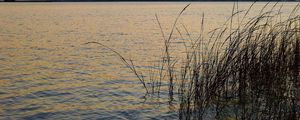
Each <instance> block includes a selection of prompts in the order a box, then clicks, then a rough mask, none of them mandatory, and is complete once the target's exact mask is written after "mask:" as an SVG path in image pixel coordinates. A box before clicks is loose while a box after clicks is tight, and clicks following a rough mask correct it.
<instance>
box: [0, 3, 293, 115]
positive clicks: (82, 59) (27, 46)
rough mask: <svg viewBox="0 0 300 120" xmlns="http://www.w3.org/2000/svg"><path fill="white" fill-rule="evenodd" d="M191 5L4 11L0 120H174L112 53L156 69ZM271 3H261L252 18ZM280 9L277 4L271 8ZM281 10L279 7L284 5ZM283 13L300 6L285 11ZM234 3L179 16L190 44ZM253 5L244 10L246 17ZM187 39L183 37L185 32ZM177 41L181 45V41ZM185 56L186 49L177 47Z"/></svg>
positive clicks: (30, 6) (35, 6)
mask: <svg viewBox="0 0 300 120" xmlns="http://www.w3.org/2000/svg"><path fill="white" fill-rule="evenodd" d="M187 4H188V3H186V2H180V3H179V2H172V3H163V2H158V3H146V2H142V3H138V2H117V3H110V2H104V3H2V4H0V28H1V29H0V119H176V118H177V117H178V116H177V110H176V107H177V106H176V104H175V105H173V106H172V105H169V104H168V99H165V98H164V97H163V96H164V94H165V93H162V98H161V99H156V98H155V99H154V98H150V97H147V96H146V97H145V90H144V89H143V87H142V85H141V84H140V82H139V81H138V79H137V78H136V77H135V76H134V74H133V73H131V72H130V71H129V69H128V68H126V67H125V66H124V65H123V64H122V62H121V61H120V59H119V58H118V57H117V56H116V55H115V54H113V53H112V52H111V51H109V50H107V49H105V48H103V47H101V46H97V45H93V44H89V45H86V44H84V43H86V42H91V41H97V42H101V43H103V44H105V45H107V46H110V47H111V48H113V49H115V50H117V51H118V52H120V53H121V54H122V55H124V56H126V58H131V59H133V60H134V61H135V63H137V64H139V65H141V69H146V68H148V65H152V64H153V61H154V60H156V58H157V57H159V56H160V55H161V54H160V53H161V52H160V50H161V48H162V45H163V39H162V35H161V32H160V30H159V27H158V24H157V21H156V19H155V14H156V13H157V14H158V17H159V20H160V22H161V24H162V26H163V29H164V32H165V33H166V34H167V33H168V32H169V31H170V29H171V26H172V24H173V21H174V20H175V18H176V16H177V14H178V13H179V12H180V10H181V9H182V8H183V7H184V6H185V5H187ZM265 4H266V3H257V5H256V6H255V7H254V8H255V9H254V10H253V11H251V13H250V14H254V13H257V12H259V9H260V8H262V7H263V6H264V5H265ZM271 4H274V3H271ZM280 4H281V3H280ZM284 4H285V5H284V8H283V10H282V11H283V12H285V11H289V10H291V9H292V8H293V6H295V5H296V3H284ZM232 5H233V3H232V2H214V3H212V2H193V3H192V5H191V6H190V7H189V8H188V9H187V10H186V11H185V13H184V14H183V15H182V16H181V19H180V20H179V23H178V28H179V29H181V30H183V25H185V26H186V28H187V29H188V30H189V33H190V34H191V37H192V38H197V37H198V33H199V32H200V30H201V19H202V14H203V13H204V16H205V19H204V21H205V24H204V26H205V31H206V32H207V31H210V30H212V29H214V28H216V27H219V26H221V25H222V24H223V23H224V21H225V20H226V19H228V18H229V17H230V16H231V11H232ZM250 5H251V3H247V2H245V3H239V9H246V8H248V7H249V6H250ZM183 33H184V32H183ZM174 36H175V39H176V38H177V37H179V35H178V34H175V35H174ZM174 44H175V46H176V49H178V50H179V51H177V52H174V53H181V51H180V49H183V42H182V41H180V40H179V39H178V40H177V41H174Z"/></svg>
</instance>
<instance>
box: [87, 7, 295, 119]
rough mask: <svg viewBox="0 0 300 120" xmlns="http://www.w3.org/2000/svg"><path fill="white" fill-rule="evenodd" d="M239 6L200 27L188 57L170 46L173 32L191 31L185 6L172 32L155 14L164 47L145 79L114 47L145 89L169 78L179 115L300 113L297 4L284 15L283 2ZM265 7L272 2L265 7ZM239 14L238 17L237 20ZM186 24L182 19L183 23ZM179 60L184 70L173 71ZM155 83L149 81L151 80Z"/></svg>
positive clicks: (292, 116)
mask: <svg viewBox="0 0 300 120" xmlns="http://www.w3.org/2000/svg"><path fill="white" fill-rule="evenodd" d="M254 5H255V2H254V3H253V4H252V5H251V6H249V9H247V10H242V11H239V10H238V4H234V5H233V10H232V16H231V17H230V18H229V19H228V20H227V21H226V22H225V24H224V26H221V27H220V28H217V29H215V30H213V31H210V32H209V33H208V34H207V35H206V36H209V37H207V38H205V37H204V32H203V31H204V30H203V29H204V22H205V21H204V14H203V15H202V18H203V19H202V28H201V30H202V32H201V33H200V35H199V37H198V38H197V39H196V40H193V39H191V37H188V39H190V42H185V43H184V46H185V51H186V52H185V57H184V59H182V60H180V61H181V62H179V60H174V59H172V57H171V56H172V53H171V52H170V50H169V49H170V45H171V43H172V42H171V41H172V40H173V35H174V34H176V33H177V34H179V35H180V36H181V37H182V39H185V38H184V36H183V35H182V33H184V32H185V33H186V34H188V35H189V32H188V30H187V29H186V28H185V27H184V30H183V31H182V30H180V29H179V28H178V27H177V21H178V19H180V16H181V15H182V13H183V12H184V11H185V10H186V9H187V7H188V6H189V5H187V6H185V7H184V8H183V9H182V10H181V11H180V12H179V14H178V16H177V18H176V20H175V21H174V24H173V26H172V29H171V31H170V33H169V34H168V35H167V36H166V35H165V33H164V32H163V29H162V26H161V24H160V21H159V18H158V16H157V15H156V20H157V23H158V25H159V28H160V30H161V33H162V36H163V40H164V50H163V54H162V60H161V63H159V68H160V69H158V70H152V71H151V72H150V73H151V75H152V76H154V74H155V75H158V76H159V77H149V78H150V79H149V80H145V78H144V77H143V74H142V73H141V72H138V71H137V70H136V69H135V65H134V64H133V62H132V61H131V60H126V59H125V57H123V56H122V55H121V54H119V53H118V52H116V51H115V50H113V49H111V48H109V47H107V46H105V45H103V44H101V43H97V42H92V43H96V44H99V45H102V46H104V47H107V48H108V49H110V50H111V51H113V52H114V53H116V54H117V55H118V56H119V57H120V58H121V60H122V61H123V62H124V64H125V65H126V66H128V67H129V68H130V70H131V71H132V72H133V73H134V74H135V75H136V76H137V78H138V79H139V80H140V81H141V83H142V85H143V87H144V88H145V90H146V93H147V94H149V95H151V96H157V97H158V98H159V94H160V92H161V83H162V81H168V85H169V87H168V93H169V99H170V101H171V102H172V101H173V100H174V95H175V96H176V97H177V98H178V102H177V104H178V106H179V107H178V114H179V119H227V118H230V119H242V120H244V119H278V120H279V119H280V120H281V119H289V120H293V119H294V120H297V119H300V76H299V72H300V71H299V69H300V65H299V62H300V52H299V50H300V15H299V14H297V12H298V9H299V4H298V5H296V6H295V8H294V9H293V10H292V11H291V12H290V15H289V16H288V17H287V18H286V19H282V17H281V8H282V5H279V4H278V3H276V4H274V5H273V6H270V5H269V3H267V4H266V5H265V6H264V7H263V8H262V9H261V10H260V12H259V13H258V14H257V15H256V16H254V17H251V18H247V16H248V13H249V11H251V9H252V7H253V6H254ZM267 7H271V9H270V10H268V11H266V8H267ZM235 19H237V21H236V22H235V21H234V20H235ZM183 26H184V25H183ZM175 66H181V67H180V70H177V71H180V72H175V71H176V70H175V69H176V67H175ZM148 82H149V83H151V84H147V83H148ZM149 89H151V90H149Z"/></svg>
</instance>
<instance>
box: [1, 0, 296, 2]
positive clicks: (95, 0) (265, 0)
mask: <svg viewBox="0 0 300 120" xmlns="http://www.w3.org/2000/svg"><path fill="white" fill-rule="evenodd" d="M254 1H255V0H242V1H238V2H254ZM0 2H7V3H8V2H11V3H12V2H237V1H236V0H214V1H212V0H184V1H183V0H157V1H156V0H37V1H11V0H10V1H0ZM256 2H300V0H287V1H277V0H271V1H270V0H258V1H256Z"/></svg>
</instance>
